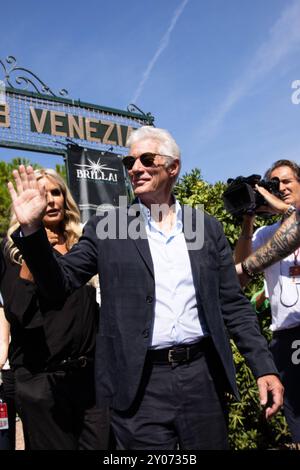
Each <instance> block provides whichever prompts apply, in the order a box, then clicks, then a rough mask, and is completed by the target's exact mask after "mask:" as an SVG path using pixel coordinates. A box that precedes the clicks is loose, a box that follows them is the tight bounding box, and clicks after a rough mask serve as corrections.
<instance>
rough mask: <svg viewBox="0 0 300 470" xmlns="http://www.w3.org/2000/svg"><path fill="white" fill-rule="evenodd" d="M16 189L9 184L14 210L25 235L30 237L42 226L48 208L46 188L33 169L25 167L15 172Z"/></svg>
mask: <svg viewBox="0 0 300 470" xmlns="http://www.w3.org/2000/svg"><path fill="white" fill-rule="evenodd" d="M13 177H14V180H15V185H16V189H15V188H14V185H13V184H12V183H11V182H9V183H8V185H7V186H8V190H9V192H10V196H11V199H12V203H13V208H14V211H15V214H16V217H17V219H18V222H19V223H20V225H21V228H22V231H23V233H24V235H30V234H31V233H33V232H35V231H36V230H38V228H39V227H40V226H41V223H42V219H43V215H44V211H45V209H46V206H47V198H46V191H45V188H44V187H43V186H42V185H40V184H39V183H38V181H37V179H36V176H35V174H34V171H33V168H32V167H31V166H28V167H27V168H25V167H24V165H20V166H19V170H14V171H13Z"/></svg>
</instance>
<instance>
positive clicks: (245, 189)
mask: <svg viewBox="0 0 300 470" xmlns="http://www.w3.org/2000/svg"><path fill="white" fill-rule="evenodd" d="M227 184H229V186H228V188H227V189H226V191H224V193H223V201H224V206H225V209H226V210H227V212H229V213H230V214H231V215H235V216H238V217H240V216H241V215H243V214H254V213H256V211H257V209H258V208H259V207H261V206H267V205H268V203H267V201H266V200H265V198H264V197H263V196H262V195H261V194H260V193H259V192H257V191H256V190H255V185H256V184H257V185H258V186H262V187H263V188H265V189H266V190H267V191H269V192H270V193H272V194H274V196H277V197H279V198H280V197H281V192H280V191H279V185H280V181H279V178H272V179H271V180H269V181H266V180H263V179H261V176H260V175H251V176H247V177H244V176H238V177H237V178H235V179H233V178H229V179H228V180H227ZM259 215H261V216H270V213H269V212H263V211H259Z"/></svg>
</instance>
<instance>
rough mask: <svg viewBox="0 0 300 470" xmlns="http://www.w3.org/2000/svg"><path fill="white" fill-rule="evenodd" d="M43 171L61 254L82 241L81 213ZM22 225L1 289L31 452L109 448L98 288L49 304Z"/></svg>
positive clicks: (49, 221)
mask: <svg viewBox="0 0 300 470" xmlns="http://www.w3.org/2000/svg"><path fill="white" fill-rule="evenodd" d="M36 174H37V176H38V180H39V184H40V185H42V186H44V187H45V190H46V194H47V207H46V209H45V212H44V216H43V224H44V226H45V228H46V232H47V236H48V239H49V241H50V243H51V245H52V248H53V249H54V252H55V254H56V256H58V257H60V256H63V255H64V254H65V253H67V252H68V251H69V250H70V248H71V247H72V245H73V244H74V243H76V242H77V240H78V238H79V237H80V234H81V226H80V217H79V210H78V208H77V206H76V203H75V201H74V199H73V197H72V195H71V193H70V191H69V189H68V187H67V186H66V184H65V182H64V181H63V179H62V178H61V177H60V176H59V175H58V174H57V173H56V172H55V171H54V170H39V171H37V172H36ZM17 227H18V223H17V221H16V219H15V217H14V216H13V217H12V219H11V223H10V228H9V230H8V234H7V239H6V241H5V242H4V243H3V244H2V248H3V253H4V258H5V264H6V266H5V268H6V270H5V274H4V276H3V278H2V282H1V291H2V294H3V297H4V306H5V314H6V318H7V320H8V321H9V322H10V324H11V346H10V364H11V367H12V368H13V370H14V371H15V379H16V399H17V403H18V408H19V411H20V414H21V418H22V421H23V426H24V431H25V433H26V435H27V436H28V445H29V448H30V449H37V450H38V449H40V450H42V449H50V450H55V449H60V450H62V449H65V450H76V449H90V450H92V449H103V448H106V446H107V412H106V410H105V409H103V410H100V409H97V408H96V406H95V397H94V370H93V361H94V350H95V337H96V330H97V323H98V322H97V317H98V308H97V303H96V297H95V288H94V287H93V286H92V285H85V286H83V287H81V288H80V289H79V290H78V291H76V292H74V293H73V294H72V295H71V296H70V297H69V298H68V299H67V300H66V301H64V302H63V301H62V302H60V304H58V303H57V302H53V303H52V304H50V303H49V301H45V299H44V298H43V296H42V295H41V293H40V292H39V291H38V290H37V287H36V284H35V282H34V279H33V277H32V275H31V273H30V271H29V269H28V267H27V265H26V263H25V262H24V260H23V259H22V256H21V254H20V252H19V251H18V249H17V247H16V246H15V245H14V243H13V241H12V239H11V233H12V232H14V230H16V228H17Z"/></svg>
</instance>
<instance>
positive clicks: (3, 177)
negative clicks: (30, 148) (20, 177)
mask: <svg viewBox="0 0 300 470" xmlns="http://www.w3.org/2000/svg"><path fill="white" fill-rule="evenodd" d="M19 165H25V166H28V165H31V166H32V167H33V168H38V167H39V165H36V164H32V163H31V162H30V161H29V160H27V159H26V158H14V159H13V160H12V161H11V162H4V161H0V238H3V237H4V235H5V234H6V232H7V229H8V224H9V219H10V207H11V201H10V195H9V192H8V189H7V183H8V181H12V172H13V170H16V169H17V168H18V167H19Z"/></svg>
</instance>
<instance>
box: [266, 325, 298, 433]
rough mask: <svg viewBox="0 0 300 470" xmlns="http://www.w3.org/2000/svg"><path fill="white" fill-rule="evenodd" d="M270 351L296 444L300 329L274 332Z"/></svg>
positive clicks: (285, 413)
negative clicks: (278, 375)
mask: <svg viewBox="0 0 300 470" xmlns="http://www.w3.org/2000/svg"><path fill="white" fill-rule="evenodd" d="M270 349H271V352H272V354H273V357H274V361H275V364H276V366H277V368H278V371H279V373H280V378H281V381H282V383H283V385H284V397H283V399H284V402H283V405H284V406H283V412H284V415H285V418H286V420H287V423H288V426H289V429H290V431H291V434H292V438H293V441H294V442H300V327H296V328H289V329H286V330H280V331H277V332H274V334H273V339H272V341H271V343H270Z"/></svg>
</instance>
